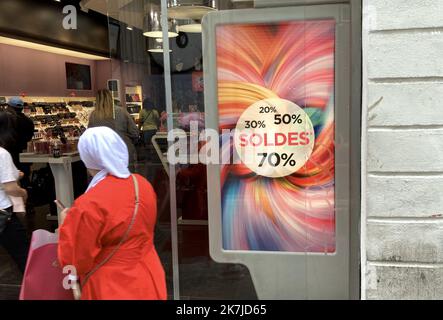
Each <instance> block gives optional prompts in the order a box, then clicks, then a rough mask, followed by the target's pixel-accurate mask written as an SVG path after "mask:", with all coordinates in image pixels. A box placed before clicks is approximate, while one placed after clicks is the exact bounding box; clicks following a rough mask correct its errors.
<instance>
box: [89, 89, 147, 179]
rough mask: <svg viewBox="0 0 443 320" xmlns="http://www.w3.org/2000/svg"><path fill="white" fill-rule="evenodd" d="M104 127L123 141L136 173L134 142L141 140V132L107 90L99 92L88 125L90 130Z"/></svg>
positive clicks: (130, 168)
mask: <svg viewBox="0 0 443 320" xmlns="http://www.w3.org/2000/svg"><path fill="white" fill-rule="evenodd" d="M102 126H104V127H108V128H111V129H113V130H114V131H116V132H117V133H118V134H119V135H120V137H121V138H122V139H123V141H124V142H125V144H126V146H127V147H128V152H129V170H130V171H131V172H134V171H135V160H136V157H137V154H136V150H135V146H134V142H136V141H137V140H138V139H139V131H138V128H137V125H136V124H135V122H134V120H133V119H132V117H131V115H130V114H129V113H128V112H127V111H126V110H124V109H123V108H122V107H120V106H117V105H116V104H115V103H114V99H113V98H112V94H111V91H109V90H107V89H102V90H99V91H98V92H97V96H96V103H95V109H94V111H93V112H92V113H91V116H90V118H89V125H88V127H89V128H93V127H102Z"/></svg>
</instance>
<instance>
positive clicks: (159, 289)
mask: <svg viewBox="0 0 443 320" xmlns="http://www.w3.org/2000/svg"><path fill="white" fill-rule="evenodd" d="M137 180H138V182H139V189H140V206H139V211H138V214H137V218H136V220H135V223H134V226H133V228H132V229H131V232H130V234H129V237H128V239H127V240H126V242H125V243H124V244H123V245H122V246H121V247H120V249H119V251H118V252H117V253H116V254H115V255H114V256H113V257H112V259H111V260H110V261H108V262H107V263H106V264H105V265H103V266H102V267H101V268H100V269H99V270H98V271H96V272H95V273H94V274H93V275H92V276H91V277H90V278H89V280H88V281H87V283H86V284H85V286H84V287H83V288H82V300H83V299H84V300H88V299H94V300H95V299H105V300H123V299H131V300H156V299H160V300H165V299H166V298H167V294H166V280H165V273H164V269H163V266H162V265H161V262H160V259H159V257H158V255H157V252H156V250H155V248H154V244H153V240H154V225H155V223H156V216H157V205H156V196H155V193H154V190H153V188H152V186H151V185H150V184H149V182H148V181H147V180H146V179H144V178H142V177H141V176H138V175H137ZM134 206H135V193H134V184H133V180H132V178H128V179H118V178H116V177H113V176H108V177H107V178H105V179H104V180H102V181H101V182H100V183H99V184H98V185H96V186H95V187H94V188H92V189H91V190H89V192H87V193H86V194H84V195H82V196H81V197H79V198H78V199H77V200H76V201H75V203H74V205H73V206H72V208H71V209H70V210H69V212H68V214H67V217H66V219H65V221H64V223H63V225H62V226H61V228H60V230H59V234H60V240H59V246H58V256H59V260H60V264H61V265H62V266H65V265H73V266H75V267H76V269H77V275H79V276H80V278H82V276H83V277H84V275H86V274H87V273H88V272H89V271H90V270H91V269H93V267H94V266H96V265H97V264H98V263H99V262H101V261H102V260H104V259H105V258H106V257H107V256H108V255H109V253H110V251H111V250H112V248H113V247H114V246H116V245H117V244H118V243H119V241H120V240H121V238H122V236H123V234H124V233H125V231H126V230H127V228H128V226H129V223H130V221H131V218H132V214H133V211H134Z"/></svg>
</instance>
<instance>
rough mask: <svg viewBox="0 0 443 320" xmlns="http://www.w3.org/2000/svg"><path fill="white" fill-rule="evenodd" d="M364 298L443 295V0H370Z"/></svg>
mask: <svg viewBox="0 0 443 320" xmlns="http://www.w3.org/2000/svg"><path fill="white" fill-rule="evenodd" d="M363 86H364V88H363V110H362V112H363V123H362V125H363V128H362V132H363V141H362V149H363V150H362V157H363V158H362V161H363V165H362V168H363V169H362V191H363V194H362V297H363V298H366V299H443V0H364V9H363Z"/></svg>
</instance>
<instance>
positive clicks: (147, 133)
mask: <svg viewBox="0 0 443 320" xmlns="http://www.w3.org/2000/svg"><path fill="white" fill-rule="evenodd" d="M139 119H140V122H139V126H140V130H141V131H142V132H143V141H144V143H145V146H150V145H151V139H152V137H153V136H154V135H155V134H156V133H157V130H158V125H159V122H160V115H159V113H158V111H157V110H156V109H155V106H154V103H153V102H152V100H151V99H149V98H146V99H145V100H144V101H143V109H142V110H141V111H140V117H139Z"/></svg>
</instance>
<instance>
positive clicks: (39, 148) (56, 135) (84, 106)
mask: <svg viewBox="0 0 443 320" xmlns="http://www.w3.org/2000/svg"><path fill="white" fill-rule="evenodd" d="M92 110H93V102H92V101H85V102H75V101H72V102H69V103H68V104H65V103H45V102H33V103H30V104H27V105H25V107H24V110H23V112H24V113H25V114H26V115H27V116H28V117H29V118H30V119H31V120H33V122H34V125H35V132H34V138H33V139H32V141H30V142H29V143H28V149H27V152H28V153H35V154H40V155H50V156H51V155H52V156H54V157H57V156H60V155H63V154H69V153H75V152H77V144H78V139H79V137H80V135H81V134H82V133H83V132H84V131H85V130H86V128H87V125H88V121H89V115H90V114H91V112H92Z"/></svg>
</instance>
